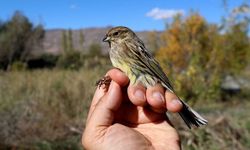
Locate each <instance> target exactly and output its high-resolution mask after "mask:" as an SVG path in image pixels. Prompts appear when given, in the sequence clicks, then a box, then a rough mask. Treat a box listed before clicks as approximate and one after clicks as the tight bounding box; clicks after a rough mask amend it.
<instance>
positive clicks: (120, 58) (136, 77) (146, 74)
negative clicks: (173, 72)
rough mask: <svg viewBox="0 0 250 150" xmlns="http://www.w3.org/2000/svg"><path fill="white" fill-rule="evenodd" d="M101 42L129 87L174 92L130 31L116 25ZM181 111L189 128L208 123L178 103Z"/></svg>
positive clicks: (141, 43)
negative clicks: (105, 44) (127, 79)
mask: <svg viewBox="0 0 250 150" xmlns="http://www.w3.org/2000/svg"><path fill="white" fill-rule="evenodd" d="M103 41H104V42H108V43H109V46H110V52H109V54H110V60H111V62H112V64H113V66H114V67H117V68H119V69H120V70H122V71H123V72H124V73H125V74H126V75H127V76H128V77H129V79H130V82H131V84H137V83H141V84H142V85H144V86H145V87H150V86H154V85H155V84H157V83H161V84H162V86H163V87H165V88H166V89H167V90H169V91H171V92H173V93H174V89H173V87H172V86H171V84H170V82H169V80H168V78H167V76H166V74H165V73H164V72H163V70H162V68H161V67H160V65H159V63H158V62H157V61H156V60H155V59H154V58H153V56H152V55H151V54H150V53H149V51H148V50H147V49H146V47H145V45H144V44H143V42H142V41H141V40H140V39H139V38H138V37H137V36H136V34H135V33H134V32H133V31H132V30H131V29H129V28H127V27H123V26H119V27H115V28H112V29H110V30H109V31H108V33H107V34H106V36H105V38H104V39H103ZM181 102H182V104H183V109H182V110H181V112H179V114H180V116H181V117H182V118H183V120H184V121H185V123H186V124H187V126H188V127H189V128H191V125H195V126H197V127H199V126H200V125H205V124H207V121H206V120H205V119H204V118H203V117H201V116H200V115H199V114H198V113H197V112H195V111H194V110H193V109H191V108H190V107H189V106H188V105H187V104H186V103H185V102H183V101H182V100H181Z"/></svg>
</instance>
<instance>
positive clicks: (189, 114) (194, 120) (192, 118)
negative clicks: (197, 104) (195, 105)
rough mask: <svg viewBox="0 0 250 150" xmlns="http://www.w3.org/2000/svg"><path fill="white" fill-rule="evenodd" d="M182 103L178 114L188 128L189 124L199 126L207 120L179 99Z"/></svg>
mask: <svg viewBox="0 0 250 150" xmlns="http://www.w3.org/2000/svg"><path fill="white" fill-rule="evenodd" d="M180 101H181V103H182V104H183V108H182V110H181V111H180V112H179V115H180V116H181V118H182V119H183V120H184V122H185V123H186V124H187V126H188V127H189V128H191V126H196V127H199V126H201V125H206V124H207V120H206V119H204V118H203V117H202V116H201V115H200V114H198V113H197V112H196V111H194V110H193V109H192V108H191V107H190V106H188V104H186V103H185V102H184V101H182V100H180Z"/></svg>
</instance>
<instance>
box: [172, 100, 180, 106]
mask: <svg viewBox="0 0 250 150" xmlns="http://www.w3.org/2000/svg"><path fill="white" fill-rule="evenodd" d="M171 104H172V105H173V106H177V105H179V106H182V103H181V101H180V100H179V99H174V100H172V101H171Z"/></svg>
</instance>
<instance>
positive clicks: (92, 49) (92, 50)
mask: <svg viewBox="0 0 250 150" xmlns="http://www.w3.org/2000/svg"><path fill="white" fill-rule="evenodd" d="M88 55H89V56H90V57H94V56H101V55H102V51H101V45H100V44H98V43H92V44H91V45H90V46H89V53H88Z"/></svg>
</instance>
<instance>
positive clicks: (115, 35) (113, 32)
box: [102, 26, 136, 45]
mask: <svg viewBox="0 0 250 150" xmlns="http://www.w3.org/2000/svg"><path fill="white" fill-rule="evenodd" d="M135 36H136V35H135V33H134V32H133V31H132V30H131V29H129V28H127V27H123V26H118V27H114V28H111V29H110V30H109V31H108V32H107V34H106V35H105V37H104V38H103V40H102V41H103V42H108V43H109V45H110V44H120V43H122V42H123V41H125V40H126V39H133V38H134V37H135Z"/></svg>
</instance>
